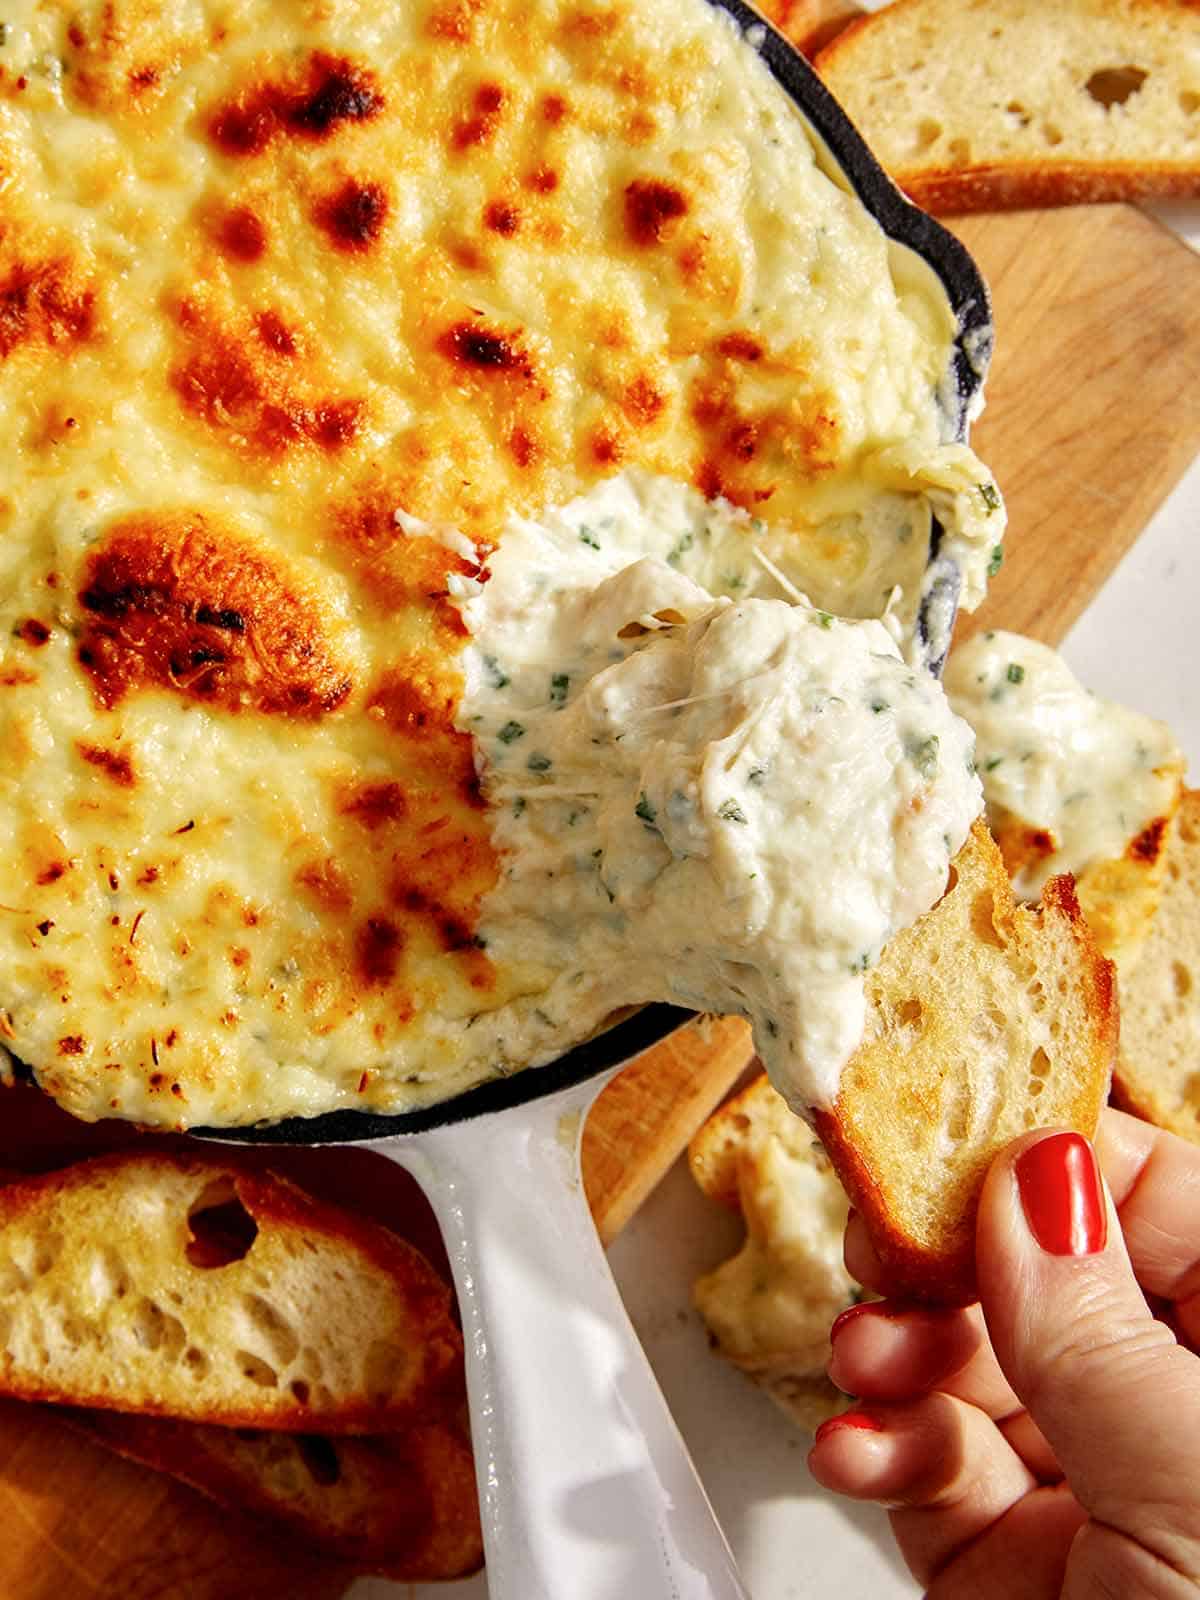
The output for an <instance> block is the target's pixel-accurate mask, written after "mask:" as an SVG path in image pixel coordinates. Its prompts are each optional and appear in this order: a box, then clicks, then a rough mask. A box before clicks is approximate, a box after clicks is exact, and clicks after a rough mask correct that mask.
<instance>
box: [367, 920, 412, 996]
mask: <svg viewBox="0 0 1200 1600" xmlns="http://www.w3.org/2000/svg"><path fill="white" fill-rule="evenodd" d="M404 943H405V941H404V935H403V933H402V932H401V931H400V929H399V928H397V927H396V925H395V923H394V922H389V921H388V919H387V917H383V916H375V917H368V918H367V919H366V921H365V922H364V923H362V925H361V926H360V927H359V930H358V935H357V937H356V939H355V949H354V954H355V966H356V968H357V971H358V975H359V977H360V978H361V979H362V981H363V982H364V983H365V984H366V985H368V987H376V986H378V985H382V984H386V983H391V981H392V979H393V978H394V977H395V976H396V970H397V968H398V967H399V965H400V957H401V956H402V955H403V953H404Z"/></svg>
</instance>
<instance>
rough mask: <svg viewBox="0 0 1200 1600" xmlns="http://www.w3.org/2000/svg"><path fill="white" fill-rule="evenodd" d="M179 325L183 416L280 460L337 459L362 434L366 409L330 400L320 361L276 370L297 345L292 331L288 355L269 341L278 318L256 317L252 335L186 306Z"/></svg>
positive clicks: (177, 371) (176, 377)
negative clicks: (316, 454)
mask: <svg viewBox="0 0 1200 1600" xmlns="http://www.w3.org/2000/svg"><path fill="white" fill-rule="evenodd" d="M272 318H274V321H273V322H272V321H271V319H272ZM178 320H179V327H180V332H181V336H182V342H183V345H184V351H185V353H184V356H183V359H182V360H181V361H180V362H179V363H178V364H177V365H176V366H175V367H174V368H173V369H172V372H171V382H172V385H173V386H174V388H175V391H176V393H177V394H178V396H179V398H180V401H181V402H182V404H183V406H184V409H185V410H187V411H189V412H190V413H191V414H192V415H193V416H195V417H198V418H199V419H200V420H201V421H203V422H204V423H206V424H207V425H208V426H209V427H210V428H211V429H212V430H213V431H214V432H215V433H217V434H219V435H220V436H221V438H222V439H223V440H225V441H226V442H227V443H229V444H231V445H233V446H234V447H235V448H238V449H242V450H247V451H249V452H251V453H252V454H254V455H262V456H267V457H269V458H278V457H280V456H283V455H285V454H286V453H287V452H288V451H291V450H295V449H305V448H307V449H319V450H324V451H327V452H330V453H333V452H336V451H338V450H342V449H344V448H345V447H346V446H347V445H348V444H349V443H350V442H351V440H352V439H353V438H354V437H355V435H356V434H357V432H358V429H359V424H360V422H361V419H362V413H363V402H362V401H361V400H357V399H351V398H348V397H343V396H334V395H329V394H328V393H327V392H326V387H327V386H326V384H325V383H323V382H321V381H320V380H321V378H322V373H321V371H320V365H319V362H318V361H317V359H316V357H315V356H309V358H308V359H307V360H306V361H305V362H304V363H303V364H302V365H301V364H299V363H296V364H294V365H292V364H289V365H286V366H285V365H282V364H281V363H280V362H279V360H278V359H277V357H278V356H279V355H281V354H285V355H293V354H295V353H296V352H297V350H298V349H299V342H298V340H297V339H296V335H295V333H294V332H292V331H290V330H289V338H290V340H291V342H292V348H290V349H283V348H282V347H281V345H280V344H279V343H278V342H275V343H274V344H273V343H272V342H271V339H270V337H269V336H268V337H264V328H267V329H271V328H275V329H280V328H282V326H283V324H282V322H281V320H280V319H279V318H278V317H277V316H276V314H275V313H272V312H269V311H268V312H264V313H259V314H258V315H257V316H256V317H254V318H253V319H252V320H251V322H250V324H249V326H248V327H241V326H237V325H233V326H226V325H224V324H222V322H221V321H220V320H219V319H217V318H216V317H213V316H209V315H207V314H206V313H204V312H202V311H200V310H199V309H198V308H197V307H196V306H195V305H193V304H192V303H191V302H185V303H184V305H183V306H182V307H181V308H180V312H179V319H178ZM247 335H251V337H248V336H247Z"/></svg>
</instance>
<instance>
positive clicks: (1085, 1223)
mask: <svg viewBox="0 0 1200 1600" xmlns="http://www.w3.org/2000/svg"><path fill="white" fill-rule="evenodd" d="M1016 1171H1017V1188H1018V1190H1019V1192H1020V1195H1021V1208H1022V1210H1023V1211H1024V1212H1025V1220H1026V1222H1028V1224H1029V1231H1030V1232H1031V1233H1032V1234H1033V1236H1034V1238H1035V1239H1036V1240H1037V1242H1038V1243H1039V1244H1040V1245H1041V1247H1042V1249H1043V1250H1047V1251H1049V1253H1050V1254H1051V1255H1054V1256H1090V1255H1094V1254H1095V1252H1096V1251H1097V1250H1103V1249H1104V1242H1105V1240H1106V1239H1107V1237H1108V1211H1107V1209H1106V1207H1105V1204H1104V1189H1103V1186H1102V1185H1101V1182H1100V1169H1099V1167H1098V1166H1097V1165H1096V1157H1095V1155H1094V1154H1093V1152H1092V1147H1091V1145H1090V1144H1089V1143H1088V1142H1087V1140H1086V1139H1085V1138H1084V1137H1083V1136H1082V1135H1081V1134H1078V1133H1054V1134H1051V1135H1050V1137H1049V1138H1048V1139H1040V1140H1039V1141H1038V1143H1037V1144H1033V1145H1030V1147H1029V1149H1028V1150H1026V1151H1024V1153H1023V1154H1022V1155H1020V1156H1018V1157H1017V1167H1016Z"/></svg>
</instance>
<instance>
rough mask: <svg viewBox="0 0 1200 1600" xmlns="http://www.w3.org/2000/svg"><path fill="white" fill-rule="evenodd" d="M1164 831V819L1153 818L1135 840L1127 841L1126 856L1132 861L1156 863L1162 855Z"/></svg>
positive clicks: (1165, 820) (1165, 826) (1165, 827)
mask: <svg viewBox="0 0 1200 1600" xmlns="http://www.w3.org/2000/svg"><path fill="white" fill-rule="evenodd" d="M1166 831H1167V819H1166V817H1155V818H1154V820H1153V821H1152V822H1149V823H1147V825H1146V826H1145V827H1144V828H1143V829H1142V831H1141V833H1139V834H1138V836H1137V838H1136V839H1131V840H1130V841H1129V845H1128V848H1127V850H1126V854H1127V855H1128V856H1129V857H1130V859H1131V860H1133V861H1157V860H1158V858H1159V856H1160V855H1161V854H1162V848H1163V839H1164V837H1165V835H1166Z"/></svg>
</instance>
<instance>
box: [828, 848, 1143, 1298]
mask: <svg viewBox="0 0 1200 1600" xmlns="http://www.w3.org/2000/svg"><path fill="white" fill-rule="evenodd" d="M867 1000H868V1020H867V1031H866V1036H865V1037H864V1039H863V1042H862V1044H861V1045H860V1046H859V1048H858V1050H857V1051H856V1052H855V1054H854V1055H853V1057H852V1058H851V1059H850V1061H849V1063H848V1064H847V1066H846V1068H845V1071H844V1072H843V1075H842V1081H841V1086H840V1089H839V1092H838V1097H837V1100H836V1101H835V1103H834V1106H833V1109H832V1111H818V1112H817V1113H816V1115H815V1119H814V1120H815V1126H816V1129H817V1132H818V1133H819V1134H820V1136H821V1139H822V1142H823V1143H824V1145H825V1148H826V1150H827V1151H828V1152H829V1154H830V1157H831V1158H832V1160H833V1164H834V1168H835V1169H836V1171H837V1173H838V1176H839V1177H840V1178H841V1180H842V1183H843V1184H844V1185H845V1187H846V1191H847V1193H848V1194H849V1196H850V1200H851V1202H852V1203H853V1204H854V1205H855V1206H856V1207H857V1208H858V1209H859V1211H861V1213H862V1214H863V1217H864V1219H865V1221H866V1223H867V1226H868V1229H869V1230H870V1233H871V1237H872V1241H873V1243H874V1245H875V1249H876V1251H877V1252H878V1254H879V1257H880V1260H881V1261H882V1262H883V1264H884V1266H885V1268H886V1269H887V1272H888V1275H889V1279H890V1287H891V1291H892V1292H893V1293H896V1294H902V1295H906V1296H910V1297H912V1298H916V1299H923V1300H933V1301H940V1302H945V1303H950V1304H953V1303H959V1304H961V1303H965V1302H967V1301H969V1300H972V1299H973V1298H974V1296H975V1267H974V1257H975V1249H974V1246H975V1211H976V1206H977V1203H978V1197H979V1190H980V1188H981V1186H982V1183H983V1179H984V1175H985V1174H986V1172H987V1168H988V1166H989V1164H990V1162H991V1160H992V1158H993V1157H994V1156H995V1155H996V1154H997V1153H998V1152H999V1151H1000V1150H1001V1149H1002V1148H1003V1147H1004V1146H1005V1145H1006V1144H1007V1143H1008V1142H1009V1141H1010V1140H1011V1139H1013V1138H1015V1137H1016V1136H1017V1134H1019V1133H1023V1132H1025V1131H1026V1129H1029V1128H1035V1127H1042V1126H1047V1125H1054V1126H1062V1127H1070V1128H1075V1129H1077V1130H1078V1131H1079V1132H1081V1133H1084V1134H1087V1135H1088V1136H1089V1137H1090V1136H1091V1135H1092V1134H1093V1133H1094V1132H1095V1128H1096V1123H1097V1120H1098V1118H1099V1115H1100V1110H1101V1108H1102V1106H1103V1105H1104V1102H1105V1099H1106V1097H1107V1095H1108V1088H1109V1078H1110V1073H1111V1069H1112V1063H1113V1057H1114V1054H1115V1051H1116V1046H1117V1002H1116V986H1115V983H1114V974H1113V966H1112V963H1111V962H1110V961H1107V960H1105V958H1104V957H1103V956H1102V955H1100V953H1099V952H1098V951H1097V949H1096V946H1095V942H1094V940H1093V938H1092V935H1091V932H1090V931H1089V929H1088V926H1087V923H1086V922H1085V921H1084V918H1083V915H1082V913H1081V912H1080V909H1079V903H1078V901H1077V900H1076V898H1075V891H1074V888H1073V886H1072V883H1071V879H1070V878H1069V877H1063V878H1051V879H1050V881H1049V883H1047V884H1046V887H1045V889H1044V891H1043V894H1042V901H1041V904H1040V906H1035V907H1032V908H1027V907H1023V906H1018V905H1017V904H1016V902H1015V900H1014V899H1013V894H1012V889H1011V887H1010V885H1009V881H1008V877H1007V875H1006V873H1005V871H1004V863H1003V861H1002V860H1001V858H1000V852H999V850H998V849H997V847H996V845H995V843H994V841H993V840H992V837H991V835H990V834H989V833H988V831H987V829H986V828H985V827H984V825H983V824H982V823H981V822H977V823H976V824H975V826H974V828H973V830H972V833H971V836H970V838H969V839H968V840H967V843H966V844H965V845H964V846H963V848H962V849H961V850H960V851H959V853H958V855H957V856H956V857H955V860H954V864H953V868H952V872H951V886H950V888H949V889H948V890H947V892H946V894H945V895H944V897H943V898H942V899H941V900H940V901H939V902H938V904H937V905H936V906H934V908H933V909H932V910H931V911H929V912H927V913H926V914H925V916H923V917H922V918H921V919H920V920H919V921H918V922H917V923H916V924H915V925H914V926H913V927H911V928H908V929H906V930H905V931H904V932H902V933H899V934H897V935H896V936H895V937H894V938H893V939H892V940H891V941H890V942H889V943H888V945H887V946H886V948H885V950H884V953H883V956H882V957H881V959H880V962H879V965H878V966H877V967H876V968H875V969H874V970H873V971H872V972H871V973H869V974H868V976H867Z"/></svg>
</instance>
